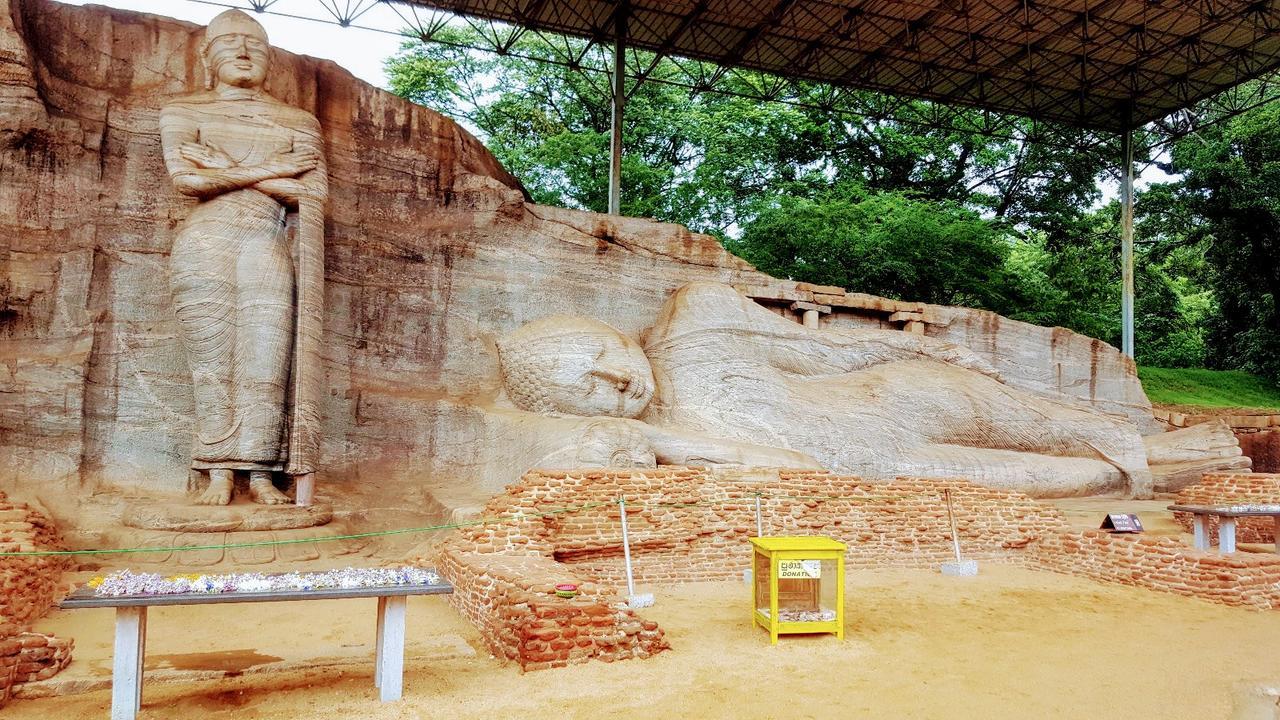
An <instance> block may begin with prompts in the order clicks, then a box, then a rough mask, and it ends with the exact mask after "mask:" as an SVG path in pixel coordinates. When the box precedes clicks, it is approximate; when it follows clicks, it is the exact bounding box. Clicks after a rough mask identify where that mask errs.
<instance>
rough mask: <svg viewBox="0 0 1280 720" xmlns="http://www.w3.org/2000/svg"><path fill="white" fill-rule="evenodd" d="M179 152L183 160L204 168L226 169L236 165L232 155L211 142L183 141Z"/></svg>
mask: <svg viewBox="0 0 1280 720" xmlns="http://www.w3.org/2000/svg"><path fill="white" fill-rule="evenodd" d="M179 152H181V153H182V159H183V160H186V161H187V162H189V163H191V164H193V165H195V166H196V167H198V168H201V169H204V170H226V169H228V168H233V167H235V166H236V163H235V161H234V160H232V159H231V156H229V155H227V154H226V153H225V152H223V151H222V148H219V147H218V146H217V145H214V144H213V143H211V142H204V143H182V147H181V148H180V150H179Z"/></svg>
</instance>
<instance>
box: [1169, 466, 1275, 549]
mask: <svg viewBox="0 0 1280 720" xmlns="http://www.w3.org/2000/svg"><path fill="white" fill-rule="evenodd" d="M1175 502H1176V503H1178V504H1180V505H1241V504H1251V505H1269V504H1280V474H1276V473H1206V474H1205V476H1204V479H1202V480H1201V481H1200V482H1198V483H1196V484H1195V485H1191V486H1189V487H1186V488H1183V490H1182V491H1181V492H1179V493H1178V495H1177V499H1176V500H1175ZM1173 518H1174V520H1176V521H1177V522H1178V524H1179V525H1181V526H1182V529H1183V530H1184V531H1186V532H1191V525H1192V520H1191V513H1184V512H1177V513H1174V514H1173ZM1218 524H1219V518H1217V517H1210V518H1209V530H1210V533H1211V535H1212V538H1213V541H1214V542H1217V537H1218ZM1236 541H1237V542H1250V543H1270V542H1275V521H1273V520H1272V519H1271V518H1269V517H1246V518H1239V519H1237V520H1236Z"/></svg>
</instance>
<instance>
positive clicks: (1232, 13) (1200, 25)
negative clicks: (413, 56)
mask: <svg viewBox="0 0 1280 720" xmlns="http://www.w3.org/2000/svg"><path fill="white" fill-rule="evenodd" d="M400 1H401V2H405V3H406V4H410V5H418V6H422V7H429V8H438V9H441V10H446V11H450V12H454V13H458V14H461V15H469V16H473V17H478V18H484V19H488V20H497V21H501V22H505V23H510V24H512V25H517V26H521V27H526V28H531V29H536V30H543V31H549V32H557V33H563V34H566V35H573V36H579V37H586V38H591V39H594V40H597V41H610V42H611V41H612V40H613V39H614V37H615V34H616V32H617V30H616V29H617V28H620V27H621V28H624V29H625V35H624V37H623V40H624V43H625V44H626V45H628V46H630V47H633V48H637V49H642V50H649V51H653V52H656V53H658V54H660V55H676V56H681V57H687V58H693V59H697V60H706V61H710V62H713V63H716V64H719V65H722V66H724V67H738V68H748V69H753V70H761V71H765V72H768V73H773V74H776V75H780V76H784V77H790V78H799V79H804V80H813V81H817V82H823V83H830V84H832V85H836V86H841V87H850V88H861V89H869V90H878V91H882V92H885V93H890V94H895V95H907V96H913V97H920V98H927V99H930V100H936V101H939V102H942V103H948V104H958V105H968V106H972V107H978V108H984V109H989V110H992V111H996V112H1001V113H1013V114H1017V115H1025V116H1029V117H1035V118H1039V119H1044V120H1050V121H1054V122H1060V123H1065V124H1068V125H1073V126H1077V127H1083V128H1090V129H1099V130H1112V131H1121V130H1123V129H1125V127H1126V125H1129V126H1136V125H1141V124H1143V123H1146V122H1149V121H1153V120H1157V119H1159V118H1162V117H1164V116H1166V115H1168V114H1170V113H1171V112H1173V111H1176V110H1179V109H1181V108H1185V107H1187V106H1189V105H1191V104H1193V103H1195V102H1197V101H1199V100H1202V99H1204V98H1207V97H1210V96H1213V95H1215V94H1217V93H1219V92H1221V91H1222V90H1225V89H1227V88H1230V87H1232V86H1235V85H1237V84H1239V83H1241V82H1243V81H1245V80H1248V79H1250V78H1253V77H1257V76H1259V75H1262V74H1265V73H1267V72H1268V71H1271V70H1275V69H1277V68H1278V67H1280V0H1259V1H1255V2H1244V1H1242V0H1181V1H1174V0H928V1H925V0H631V1H630V2H626V1H625V0H400ZM621 17H625V24H620V23H619V19H620V18H621Z"/></svg>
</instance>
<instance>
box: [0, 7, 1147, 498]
mask: <svg viewBox="0 0 1280 720" xmlns="http://www.w3.org/2000/svg"><path fill="white" fill-rule="evenodd" d="M200 39H201V29H200V28H198V27H196V26H193V25H190V24H187V23H182V22H178V21H174V20H169V19H164V18H159V17H154V16H149V15H143V14H137V13H131V12H125V11H119V10H111V9H105V8H101V7H69V6H63V5H59V4H57V3H54V2H49V1H48V0H0V253H2V254H0V298H2V302H3V305H2V306H0V358H2V359H3V362H4V371H3V373H2V374H0V487H4V488H6V489H9V490H11V491H14V492H17V493H18V494H19V495H20V496H21V495H24V494H28V493H29V494H33V495H36V496H39V497H41V499H42V500H44V502H45V503H46V505H48V506H49V507H50V508H59V507H61V508H66V507H68V503H69V501H70V500H71V499H72V498H79V497H83V496H86V495H88V494H89V493H91V492H93V491H95V490H97V489H100V488H111V487H140V488H145V489H147V490H149V491H167V492H181V491H183V490H185V489H186V488H187V483H188V471H187V465H188V448H187V443H188V438H189V436H190V415H191V403H192V399H191V393H190V387H189V380H188V378H189V373H188V370H187V367H186V365H185V361H184V359H183V354H182V352H181V348H180V347H179V345H178V343H177V340H176V328H175V324H174V320H173V316H172V310H171V308H170V291H169V285H168V277H167V273H168V264H167V253H168V251H169V246H170V243H171V240H172V236H173V232H174V228H175V226H176V224H177V223H178V222H179V221H180V220H181V219H182V218H183V217H184V216H185V214H186V213H187V212H188V211H189V208H190V204H189V201H187V200H185V199H183V198H182V197H180V196H179V195H177V194H176V193H175V192H173V190H172V188H171V185H170V182H169V179H168V177H167V175H166V174H165V170H164V167H163V163H162V160H161V155H160V147H159V138H158V134H157V114H158V110H159V108H160V106H161V105H162V104H163V103H164V101H165V100H166V98H168V97H170V96H173V95H177V94H182V93H187V92H191V91H192V90H194V89H196V88H197V87H198V86H199V83H200V78H201V73H202V70H201V63H200V60H199V57H198V47H199V43H200ZM273 52H274V54H273V58H274V60H273V63H274V70H273V72H272V74H271V80H270V81H269V83H268V89H269V91H270V92H272V93H273V94H274V95H276V96H277V97H279V98H281V99H282V100H284V101H286V102H289V103H291V104H295V105H297V106H299V107H302V108H305V109H307V110H308V111H310V112H312V113H313V114H315V115H316V116H317V117H318V118H319V120H320V122H321V124H322V126H323V129H324V133H325V142H326V147H327V150H326V152H327V156H328V164H329V173H330V188H331V190H330V193H331V194H330V206H329V212H328V220H327V223H326V243H327V251H326V267H327V281H326V288H325V302H326V307H327V314H326V321H325V322H326V325H325V331H324V334H325V338H326V341H327V349H326V354H325V358H324V360H325V365H326V372H327V387H328V393H329V394H328V398H327V406H326V407H325V430H324V432H325V462H326V467H327V468H328V470H327V472H326V478H325V479H324V481H323V482H326V483H329V485H330V487H340V486H342V485H343V484H368V485H372V486H377V487H380V488H385V489H386V491H387V492H388V493H389V494H390V495H393V496H399V497H401V498H408V497H410V496H412V495H413V494H414V493H416V492H419V491H421V490H423V489H424V488H436V489H437V490H435V492H437V493H444V494H448V493H447V490H448V489H450V488H454V489H456V488H463V489H466V488H475V489H477V490H482V489H485V488H489V489H496V488H495V487H494V486H495V485H498V486H500V484H501V480H502V478H495V477H489V476H484V473H485V472H486V471H485V470H484V469H483V468H481V467H480V464H479V460H478V457H479V454H478V453H477V452H476V448H478V447H480V446H482V445H483V444H486V443H488V444H493V443H502V442H503V441H504V437H503V430H502V429H501V428H500V427H494V426H492V425H491V424H489V423H488V422H487V421H486V420H485V418H484V413H483V412H481V411H480V410H478V409H477V408H478V407H479V406H483V405H484V404H485V403H486V402H487V401H489V400H490V399H492V398H493V397H494V395H495V394H496V393H497V390H498V383H499V380H498V373H497V372H496V359H495V353H494V350H493V342H494V338H495V337H497V336H499V335H502V334H504V333H507V332H509V331H511V330H513V329H515V328H516V327H518V326H520V325H521V324H523V323H525V322H527V321H529V320H532V319H535V318H538V317H541V316H543V315H547V314H551V313H567V314H575V315H585V316H588V317H593V318H597V319H599V320H602V321H605V322H607V323H610V324H612V325H614V326H615V327H617V328H619V329H621V330H622V331H623V332H626V333H629V334H632V335H635V334H638V333H639V332H640V331H641V330H642V329H644V328H645V327H646V326H647V325H649V324H650V323H651V322H652V321H653V318H654V316H655V313H656V312H657V310H658V308H659V307H660V306H661V305H662V303H663V301H664V299H665V298H666V297H667V296H668V295H669V293H670V292H671V291H672V290H673V289H674V288H677V287H679V286H680V285H683V284H685V283H687V282H690V281H695V280H712V281H718V282H724V283H728V284H733V285H735V286H738V287H740V288H744V289H749V290H750V292H751V293H753V294H754V296H756V297H758V298H760V301H761V302H764V303H770V302H772V303H774V305H775V306H776V307H777V309H778V311H779V312H782V313H784V314H785V313H788V312H794V311H792V310H789V309H788V307H787V306H786V303H787V302H792V301H794V300H799V301H805V302H817V303H824V302H825V303H830V302H831V298H832V297H834V296H835V295H834V293H836V291H838V290H839V289H830V288H812V287H807V286H804V285H802V284H797V283H794V282H789V281H781V280H775V279H773V278H770V277H768V276H765V275H763V274H761V273H758V272H756V271H755V270H754V269H753V268H751V267H750V266H749V265H747V264H746V263H744V262H743V261H741V260H739V259H738V258H736V257H734V256H732V255H730V254H728V253H726V252H725V251H724V250H723V249H722V248H721V246H720V245H719V244H718V243H717V242H716V241H715V240H714V239H712V238H710V237H706V236H702V235H697V234H693V233H690V232H689V231H687V230H686V229H684V228H682V227H678V226H675V225H668V224H662V223H657V222H652V221H648V220H640V219H628V218H613V217H607V216H601V215H594V214H591V213H584V212H577V211H570V210H563V209H556V208H550V207H544V206H538V205H533V204H530V203H528V202H526V197H525V195H524V193H523V190H522V188H521V186H520V184H519V182H518V181H517V180H516V179H515V178H513V177H511V176H510V175H509V174H508V173H507V172H506V171H505V170H504V169H503V168H502V167H501V166H500V165H499V164H498V162H497V161H496V160H495V159H494V158H493V156H492V155H491V154H490V153H489V152H488V151H487V150H486V149H485V148H484V147H483V146H482V145H481V143H480V142H479V141H478V140H476V139H475V138H474V137H472V136H470V135H469V134H467V133H466V132H465V131H464V130H462V129H461V128H460V127H458V126H457V125H456V124H455V123H454V122H452V121H450V120H449V119H447V118H445V117H443V116H441V115H440V114H438V113H435V112H432V111H431V110H428V109H425V108H421V107H417V106H414V105H412V104H410V103H407V102H405V101H403V100H401V99H399V98H396V97H394V96H392V95H390V94H388V93H386V92H383V91H381V90H378V89H376V88H373V87H371V86H369V85H367V84H365V83H362V82H360V81H357V80H355V79H354V78H353V77H352V76H351V75H350V74H348V73H347V72H345V71H344V70H342V69H341V68H339V67H337V66H336V65H334V64H333V63H331V62H326V61H320V60H315V59H313V58H307V57H299V56H294V55H290V54H288V53H285V52H282V51H279V50H276V51H273ZM840 292H841V293H842V292H843V291H840ZM841 297H844V296H843V295H842V296H841ZM847 297H850V298H854V299H853V300H850V301H849V302H846V303H845V304H844V305H838V304H837V305H836V307H835V311H834V312H833V314H832V315H831V316H830V317H829V318H828V320H827V321H829V322H831V323H834V324H842V323H870V324H879V325H888V326H895V327H902V324H903V323H904V322H907V323H911V322H917V323H920V325H919V328H920V329H922V330H923V331H924V332H926V333H927V334H930V335H937V336H939V337H943V338H945V339H948V340H953V341H956V342H962V343H965V344H968V345H970V346H971V347H973V348H974V349H975V350H977V351H978V352H979V353H981V354H983V355H984V356H986V357H988V358H989V360H990V361H991V362H992V363H993V364H995V365H996V366H997V367H998V368H1000V369H1001V371H1002V372H1004V373H1006V374H1007V375H1008V377H1009V378H1010V380H1011V381H1012V382H1014V383H1015V384H1019V385H1022V386H1025V387H1027V388H1029V389H1033V390H1036V391H1039V392H1043V393H1046V394H1051V395H1052V394H1057V393H1065V394H1067V395H1071V396H1074V397H1076V398H1079V399H1082V400H1085V401H1087V402H1092V403H1094V404H1095V405H1096V406H1098V407H1100V408H1102V409H1106V410H1109V411H1115V412H1123V413H1126V414H1129V415H1130V417H1131V418H1133V419H1134V420H1135V421H1139V422H1145V419H1146V418H1149V404H1148V403H1147V400H1146V397H1145V395H1143V393H1142V389H1141V386H1140V385H1139V384H1138V382H1137V379H1136V377H1135V375H1134V369H1133V365H1132V363H1131V362H1129V361H1128V360H1127V359H1125V358H1123V357H1122V356H1121V355H1120V354H1119V353H1118V352H1117V351H1116V350H1115V349H1114V348H1111V347H1110V346H1106V345H1104V344H1101V343H1099V342H1097V341H1094V340H1090V339H1089V338H1085V337H1082V336H1079V335H1075V334H1074V333H1070V332H1068V331H1064V330H1061V329H1054V330H1050V329H1045V328H1037V327H1033V326H1029V325H1025V324H1023V323H1016V322H1012V321H1008V320H1004V319H1002V318H999V317H997V316H994V315H991V314H990V313H981V312H976V311H971V310H965V309H961V308H938V307H932V306H920V305H914V304H902V303H898V304H895V303H892V302H891V301H885V300H882V299H879V298H868V296H855V295H854V294H848V296H847ZM787 298H793V300H788V299H787ZM779 303H781V304H779ZM899 306H901V307H899ZM901 313H906V315H901ZM915 316H919V317H918V318H917V317H915ZM894 323H897V324H896V325H895V324H894ZM523 470H524V468H510V469H508V474H509V475H510V476H511V477H512V478H514V477H518V475H519V473H520V472H521V471H523ZM503 477H506V476H505V475H504V476H503ZM440 488H443V489H444V490H439V489H440ZM463 494H466V493H463ZM60 514H66V515H68V516H74V511H73V510H64V511H62V512H60Z"/></svg>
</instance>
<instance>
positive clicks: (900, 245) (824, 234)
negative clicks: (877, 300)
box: [727, 186, 1009, 307]
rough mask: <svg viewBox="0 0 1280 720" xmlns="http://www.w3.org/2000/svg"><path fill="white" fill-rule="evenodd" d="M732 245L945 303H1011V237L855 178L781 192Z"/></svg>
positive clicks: (785, 267)
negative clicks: (814, 190) (798, 194)
mask: <svg viewBox="0 0 1280 720" xmlns="http://www.w3.org/2000/svg"><path fill="white" fill-rule="evenodd" d="M727 245H728V247H729V249H730V250H733V251H735V252H737V253H738V254H740V255H741V256H742V257H743V258H745V259H746V260H748V261H749V262H752V263H754V264H755V265H756V267H758V268H760V269H761V270H763V271H765V272H768V273H771V274H773V275H777V276H780V277H791V278H797V279H803V280H807V281H809V282H815V283H821V284H827V285H840V286H842V287H848V288H856V289H858V290H859V291H861V292H868V293H873V294H876V295H884V296H886V297H891V298H899V299H910V300H923V301H926V302H931V303H938V304H944V305H972V306H975V307H999V306H1002V305H1004V304H1006V302H1005V299H1004V298H1003V297H1002V296H1001V293H1002V291H1003V290H1004V289H1005V285H1006V284H1007V282H1006V281H1007V277H1006V274H1005V260H1006V258H1007V257H1008V254H1009V244H1008V242H1007V241H1006V238H1005V237H1004V236H1003V235H1002V234H1001V233H1000V232H999V231H998V230H997V229H996V227H995V225H994V224H992V223H990V222H987V221H984V220H983V219H982V218H980V217H979V216H978V215H977V214H976V213H975V212H973V211H972V210H967V209H965V208H962V207H960V206H959V205H957V204H954V203H931V202H924V201H919V200H912V199H910V198H908V197H906V196H905V195H903V194H902V193H888V192H878V193H872V192H867V191H866V190H864V189H862V188H859V187H856V186H855V187H852V188H841V189H840V191H839V192H833V193H831V194H830V195H829V196H827V197H824V198H821V199H817V200H810V199H807V198H794V197H782V198H780V199H779V201H778V203H777V205H776V206H774V207H770V208H767V209H765V210H763V211H761V212H760V213H759V214H758V215H757V217H756V219H755V220H754V221H753V222H752V223H750V224H749V225H748V226H747V227H746V229H745V230H744V232H743V234H742V238H741V239H740V240H732V241H729V242H728V243H727Z"/></svg>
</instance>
